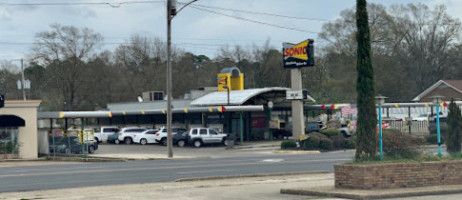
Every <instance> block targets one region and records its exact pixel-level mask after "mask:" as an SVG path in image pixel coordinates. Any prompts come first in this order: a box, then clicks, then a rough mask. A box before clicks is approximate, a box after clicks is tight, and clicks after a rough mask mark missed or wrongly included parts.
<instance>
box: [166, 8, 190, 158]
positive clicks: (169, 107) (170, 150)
mask: <svg viewBox="0 0 462 200" xmlns="http://www.w3.org/2000/svg"><path fill="white" fill-rule="evenodd" d="M195 1H197V0H193V1H190V2H189V3H187V4H185V5H184V6H183V7H181V8H180V9H179V10H178V11H177V10H176V0H167V146H168V157H169V158H172V157H173V141H172V139H173V138H172V63H171V45H172V43H171V32H172V30H171V29H172V27H171V26H172V19H173V17H175V15H176V14H177V13H179V12H180V11H181V10H183V8H185V7H186V6H188V5H189V4H191V3H193V2H195Z"/></svg>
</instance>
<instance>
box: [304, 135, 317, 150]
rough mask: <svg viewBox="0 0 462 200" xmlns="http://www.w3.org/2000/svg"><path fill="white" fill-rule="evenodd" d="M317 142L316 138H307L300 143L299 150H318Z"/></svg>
mask: <svg viewBox="0 0 462 200" xmlns="http://www.w3.org/2000/svg"><path fill="white" fill-rule="evenodd" d="M319 141H320V139H319V138H318V137H309V138H308V139H306V140H302V141H300V149H302V150H314V149H318V148H319Z"/></svg>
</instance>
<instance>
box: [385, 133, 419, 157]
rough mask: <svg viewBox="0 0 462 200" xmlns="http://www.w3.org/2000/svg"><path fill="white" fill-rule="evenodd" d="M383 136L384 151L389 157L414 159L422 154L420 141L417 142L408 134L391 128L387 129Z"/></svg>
mask: <svg viewBox="0 0 462 200" xmlns="http://www.w3.org/2000/svg"><path fill="white" fill-rule="evenodd" d="M382 137H383V152H384V153H385V154H386V155H387V156H389V157H393V158H407V159H414V158H416V157H418V156H419V155H420V151H419V150H418V148H419V147H420V146H419V145H420V143H416V142H415V140H413V138H412V136H409V135H408V134H403V133H401V131H398V130H393V129H390V130H385V131H384V133H383V136H382Z"/></svg>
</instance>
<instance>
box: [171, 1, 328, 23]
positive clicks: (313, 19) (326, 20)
mask: <svg viewBox="0 0 462 200" xmlns="http://www.w3.org/2000/svg"><path fill="white" fill-rule="evenodd" d="M178 3H179V4H185V3H183V2H178ZM194 6H196V7H202V8H210V9H218V10H226V11H233V12H241V13H247V14H255V15H265V16H272V17H281V18H288V19H299V20H310V21H324V22H330V21H334V20H328V19H321V18H308V17H297V16H288V15H281V14H274V13H265V12H256V11H249V10H240V9H232V8H223V7H215V6H205V5H202V4H194Z"/></svg>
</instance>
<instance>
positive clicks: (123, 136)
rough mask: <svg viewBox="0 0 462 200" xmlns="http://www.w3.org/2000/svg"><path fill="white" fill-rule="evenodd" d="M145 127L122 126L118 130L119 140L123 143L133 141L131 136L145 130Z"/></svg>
mask: <svg viewBox="0 0 462 200" xmlns="http://www.w3.org/2000/svg"><path fill="white" fill-rule="evenodd" d="M145 130H146V129H145V128H140V127H127V128H123V129H122V130H120V131H119V137H118V139H119V141H124V143H125V144H131V143H132V142H133V138H134V137H135V135H136V134H141V133H142V132H143V131H145Z"/></svg>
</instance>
